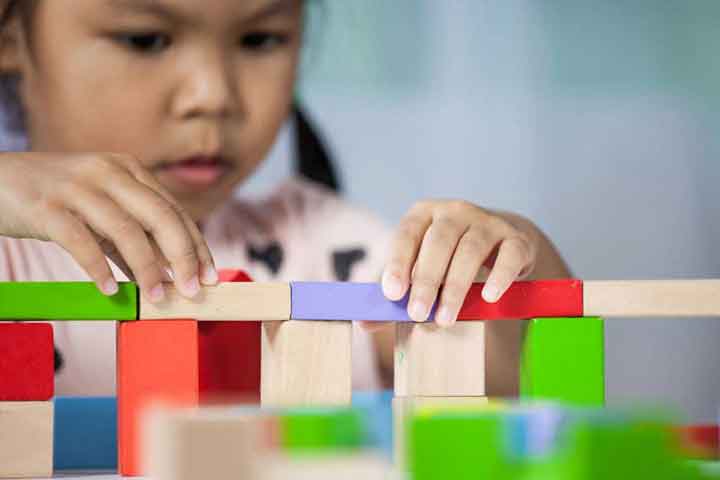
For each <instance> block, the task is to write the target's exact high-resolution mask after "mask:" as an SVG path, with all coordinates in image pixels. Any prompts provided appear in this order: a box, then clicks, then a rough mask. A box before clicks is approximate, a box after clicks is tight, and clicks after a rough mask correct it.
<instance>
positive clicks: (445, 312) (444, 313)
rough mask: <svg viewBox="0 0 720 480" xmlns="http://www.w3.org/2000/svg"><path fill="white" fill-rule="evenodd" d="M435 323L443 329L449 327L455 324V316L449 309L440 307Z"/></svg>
mask: <svg viewBox="0 0 720 480" xmlns="http://www.w3.org/2000/svg"><path fill="white" fill-rule="evenodd" d="M435 322H436V323H437V324H438V325H440V326H442V327H449V326H451V325H452V324H453V323H455V315H453V312H451V311H450V309H449V308H448V307H440V310H438V312H437V314H436V315H435Z"/></svg>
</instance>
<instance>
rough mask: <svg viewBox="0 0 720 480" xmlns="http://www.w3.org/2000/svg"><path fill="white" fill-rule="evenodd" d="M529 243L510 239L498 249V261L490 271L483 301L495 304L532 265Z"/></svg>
mask: <svg viewBox="0 0 720 480" xmlns="http://www.w3.org/2000/svg"><path fill="white" fill-rule="evenodd" d="M530 258H531V254H530V248H529V246H528V242H527V241H525V240H523V239H522V238H520V237H510V238H507V239H505V240H503V241H502V243H501V244H500V248H499V249H498V255H497V260H496V261H495V265H493V267H492V270H490V275H489V276H488V279H487V282H485V287H484V288H483V291H482V296H483V299H484V300H485V301H486V302H488V303H495V302H497V301H498V300H500V298H501V297H502V296H503V295H504V294H505V292H506V291H507V289H508V288H510V285H512V283H513V282H514V281H515V280H517V278H518V276H519V275H520V273H521V272H522V271H523V269H525V268H526V267H527V266H528V264H529V263H530Z"/></svg>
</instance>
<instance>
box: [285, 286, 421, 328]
mask: <svg viewBox="0 0 720 480" xmlns="http://www.w3.org/2000/svg"><path fill="white" fill-rule="evenodd" d="M290 292H291V295H292V302H291V303H292V313H291V315H290V318H291V319H293V320H366V321H371V322H410V321H412V320H411V319H410V317H409V316H408V314H407V302H408V298H407V295H406V296H405V298H403V299H402V300H400V301H398V302H393V301H390V300H388V299H387V298H385V295H383V292H382V288H381V286H380V284H379V283H350V282H291V283H290ZM431 318H432V315H431Z"/></svg>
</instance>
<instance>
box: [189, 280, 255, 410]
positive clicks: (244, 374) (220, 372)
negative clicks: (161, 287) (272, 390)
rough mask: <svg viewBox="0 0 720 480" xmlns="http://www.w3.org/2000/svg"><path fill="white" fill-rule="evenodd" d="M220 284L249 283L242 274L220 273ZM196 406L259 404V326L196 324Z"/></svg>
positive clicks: (236, 323) (219, 323) (250, 323)
mask: <svg viewBox="0 0 720 480" xmlns="http://www.w3.org/2000/svg"><path fill="white" fill-rule="evenodd" d="M220 281H222V282H250V281H252V280H251V278H250V277H249V276H248V275H247V274H246V273H245V272H243V271H242V270H221V271H220ZM198 328H199V338H198V340H199V346H198V351H199V355H200V362H199V374H200V378H199V381H200V402H201V403H203V404H208V403H218V402H220V403H225V402H252V403H257V402H259V401H260V322H222V321H217V322H207V321H206V322H199V323H198Z"/></svg>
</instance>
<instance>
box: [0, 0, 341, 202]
mask: <svg viewBox="0 0 720 480" xmlns="http://www.w3.org/2000/svg"><path fill="white" fill-rule="evenodd" d="M36 1H37V0H6V1H5V6H4V8H3V9H2V11H1V12H0V28H3V27H4V26H5V25H7V23H8V22H9V21H10V19H11V18H12V17H13V15H15V14H20V15H22V17H23V21H28V18H29V16H30V13H31V12H32V9H33V7H34V6H35V3H36ZM0 2H2V0H0ZM0 105H2V108H3V109H4V111H5V127H6V128H7V129H8V130H9V131H10V132H18V131H22V129H23V124H24V120H23V114H22V108H21V105H20V101H19V99H18V90H17V78H13V77H9V76H0ZM292 114H293V120H294V122H295V155H296V162H295V169H296V171H297V173H298V174H299V175H300V176H302V177H304V178H306V179H308V180H310V181H313V182H316V183H319V184H321V185H323V186H325V187H327V188H329V189H330V190H333V191H335V192H340V190H341V185H340V180H339V178H338V174H337V171H336V169H335V167H334V165H333V160H332V157H331V154H330V152H329V150H328V148H327V146H326V145H325V143H324V142H323V139H322V137H321V136H320V135H319V134H318V133H317V131H316V129H315V126H314V125H313V123H312V122H311V121H310V120H309V118H308V116H307V114H306V113H305V111H304V109H303V108H302V106H301V105H300V104H299V102H295V103H294V105H293V109H292Z"/></svg>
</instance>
